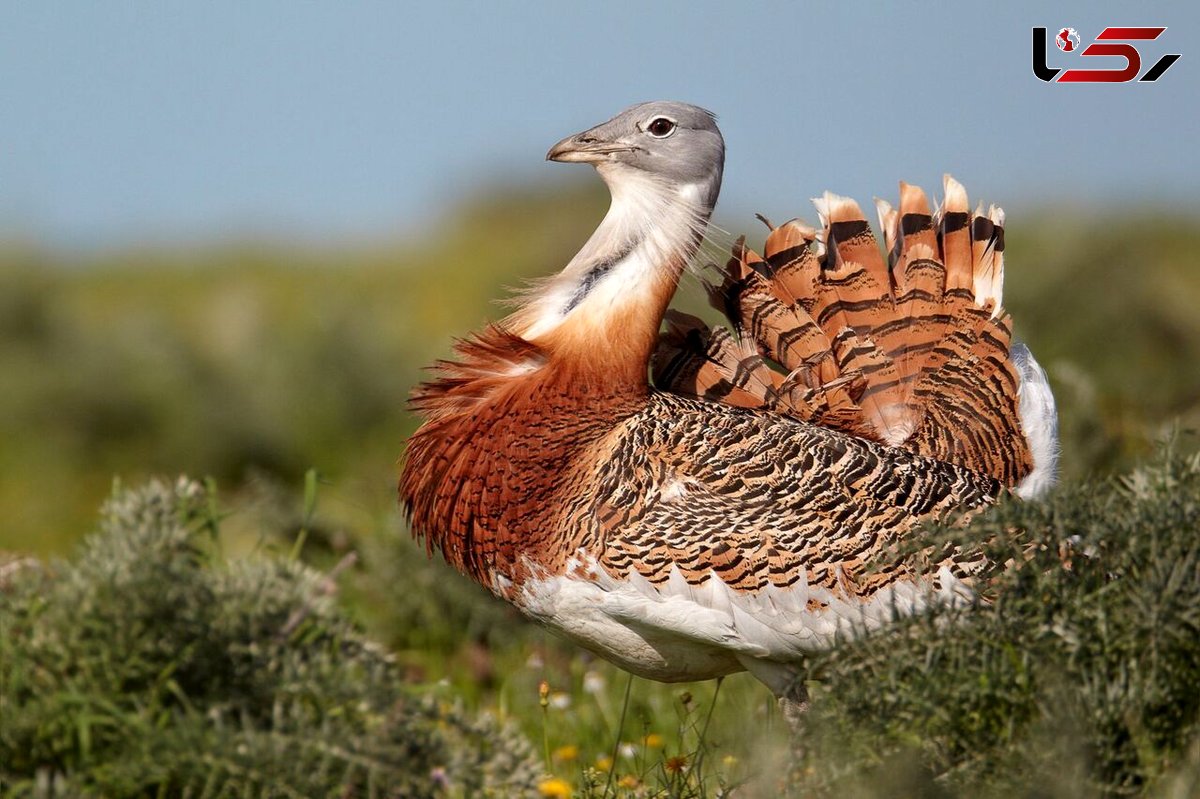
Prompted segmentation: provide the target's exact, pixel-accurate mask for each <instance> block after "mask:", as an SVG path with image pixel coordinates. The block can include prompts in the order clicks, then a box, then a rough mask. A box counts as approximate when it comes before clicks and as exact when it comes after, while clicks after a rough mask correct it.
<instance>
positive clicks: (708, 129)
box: [546, 100, 725, 202]
mask: <svg viewBox="0 0 1200 799" xmlns="http://www.w3.org/2000/svg"><path fill="white" fill-rule="evenodd" d="M546 158H547V159H548V160H550V161H568V162H573V163H584V164H592V165H593V166H595V167H596V169H597V171H599V172H600V174H601V176H603V177H604V178H605V180H606V181H608V182H609V183H610V184H611V183H612V181H613V179H619V178H620V177H621V176H622V175H628V174H629V171H630V170H635V171H637V172H640V173H644V174H647V175H650V176H652V177H654V178H656V179H657V180H658V181H661V182H664V183H666V184H668V185H671V186H684V185H687V184H695V185H698V186H703V187H706V188H708V189H709V191H710V192H711V197H712V200H713V202H715V201H716V192H717V191H719V190H720V185H721V170H722V169H723V168H724V165H725V140H724V139H722V138H721V131H720V130H718V128H717V123H716V118H715V117H714V116H713V115H712V113H711V112H709V111H705V110H704V109H703V108H700V107H698V106H694V105H688V104H687V103H676V102H669V101H662V100H660V101H655V102H650V103H640V104H638V105H635V106H633V107H631V108H627V109H625V110H624V111H622V112H621V113H619V114H617V115H616V116H615V117H613V118H612V119H610V120H608V121H607V122H604V123H601V124H599V125H597V126H596V127H594V128H589V129H588V130H585V131H583V132H582V133H576V134H575V135H574V136H568V137H567V138H565V139H563V140H562V141H560V142H559V143H558V144H556V145H554V146H553V147H551V148H550V152H548V153H546Z"/></svg>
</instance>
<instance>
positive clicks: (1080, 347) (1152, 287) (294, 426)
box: [0, 182, 1200, 554]
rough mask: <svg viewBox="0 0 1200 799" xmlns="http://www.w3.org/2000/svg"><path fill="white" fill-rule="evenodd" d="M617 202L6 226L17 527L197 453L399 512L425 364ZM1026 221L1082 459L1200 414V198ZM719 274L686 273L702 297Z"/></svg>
mask: <svg viewBox="0 0 1200 799" xmlns="http://www.w3.org/2000/svg"><path fill="white" fill-rule="evenodd" d="M605 202H606V198H605V196H604V194H603V191H602V190H601V189H600V188H598V187H596V186H594V185H592V184H591V183H586V182H585V183H580V184H578V185H567V186H565V187H559V188H553V189H528V188H526V189H513V190H504V191H497V192H496V193H494V194H484V195H481V196H478V197H475V198H473V199H471V200H469V201H467V202H465V203H464V204H462V205H461V206H460V207H459V208H457V209H455V210H454V211H453V212H452V213H449V214H447V215H446V216H445V218H443V219H442V220H440V221H439V222H438V223H437V224H436V225H435V226H434V227H433V229H432V230H431V232H430V233H429V234H428V235H425V236H422V237H420V238H419V239H417V238H414V239H406V240H402V241H396V242H393V243H387V244H377V245H373V246H362V247H357V248H354V247H347V248H292V247H286V246H273V245H253V244H245V245H237V244H226V245H219V246H212V247H194V246H192V247H188V246H184V247H157V248H140V249H130V250H116V251H109V252H103V253H97V254H86V255H65V254H62V253H55V252H53V251H49V250H38V249H36V248H21V247H15V246H10V247H8V248H6V249H4V250H3V251H2V253H0V375H3V391H0V439H2V440H3V442H4V445H3V447H2V448H0V512H2V518H3V519H4V520H5V522H4V524H3V525H0V549H6V550H17V551H29V552H34V553H41V554H45V553H50V552H61V551H63V550H64V548H65V547H67V546H68V545H69V544H70V543H71V542H72V541H74V540H75V539H77V538H78V537H79V536H80V535H82V534H83V533H84V532H85V531H86V530H87V527H88V520H89V519H90V518H91V515H92V513H93V511H94V509H95V507H96V506H97V504H98V502H99V501H100V500H101V499H102V498H103V497H104V496H105V495H106V493H107V492H108V491H109V489H110V486H111V482H112V480H113V478H114V476H120V477H121V479H123V480H125V481H128V482H136V481H139V480H141V479H143V478H144V477H146V476H149V475H174V474H177V473H183V472H187V473H189V474H193V475H210V476H212V477H214V478H216V479H217V480H218V482H219V484H220V485H221V486H222V487H223V489H224V490H225V492H226V493H227V494H228V495H229V496H231V497H232V496H240V495H245V494H246V492H254V491H257V492H259V493H262V492H263V490H264V489H263V487H264V486H266V485H277V486H285V487H292V488H293V489H295V488H296V487H298V486H299V485H300V483H301V479H302V476H303V475H304V473H305V472H306V471H307V470H309V469H316V470H317V472H318V473H319V474H320V475H321V477H322V479H323V481H324V482H325V483H326V485H325V486H324V487H323V490H322V502H323V504H324V507H325V508H326V509H329V510H332V509H334V508H336V509H337V514H336V515H337V517H338V522H339V523H340V524H343V525H345V526H346V535H349V536H351V537H354V536H358V535H363V534H367V533H372V532H376V531H383V532H386V533H387V534H388V535H399V534H400V530H401V526H400V523H399V521H398V520H397V518H396V515H395V493H394V483H395V476H396V461H397V458H398V457H399V455H400V454H401V451H402V447H403V442H404V439H405V437H406V435H407V434H408V433H409V432H411V430H412V429H413V427H414V425H415V421H414V420H413V418H412V417H411V416H410V415H409V414H408V413H407V411H406V409H405V398H406V396H407V394H408V392H409V390H410V389H411V388H412V386H413V385H414V384H415V383H416V382H417V381H418V380H420V376H421V368H422V367H423V366H425V365H427V364H428V363H430V362H431V361H432V360H433V359H435V358H437V357H441V356H445V355H447V354H448V352H449V346H450V343H451V340H452V338H453V337H454V336H456V335H462V334H464V333H466V332H467V331H468V330H470V329H472V328H474V327H476V326H478V325H479V324H480V323H482V322H483V321H484V320H487V319H490V318H497V317H498V316H501V315H502V314H503V313H504V310H503V308H501V307H499V306H498V305H497V304H496V302H495V301H496V300H498V299H500V298H502V297H504V296H505V295H506V292H507V288H506V287H511V286H513V285H516V284H519V283H520V281H521V279H522V278H523V277H532V276H535V275H539V274H545V273H546V272H547V271H548V269H549V268H550V267H551V266H552V265H554V264H561V263H565V262H566V260H567V259H568V258H569V257H570V255H571V254H572V253H573V251H574V248H575V247H577V246H578V244H579V242H581V241H582V240H583V239H584V238H585V237H586V236H587V234H588V232H589V231H590V229H591V227H592V226H593V225H594V224H595V222H596V220H597V218H598V217H599V216H600V215H601V214H602V212H603V209H604V206H605ZM796 210H797V211H799V212H803V211H804V209H800V208H798V209H796ZM809 216H810V217H811V216H812V214H809ZM722 222H723V225H724V226H726V227H728V228H729V229H731V230H745V231H748V232H750V233H751V235H752V236H754V235H758V228H760V227H761V226H759V225H758V224H757V223H752V224H751V221H749V220H742V224H741V225H740V226H739V222H738V221H737V220H722ZM1008 230H1009V242H1010V243H1009V249H1008V258H1007V283H1006V289H1005V302H1006V305H1007V306H1008V307H1009V309H1010V310H1011V312H1012V313H1013V316H1014V318H1015V320H1016V329H1017V334H1018V336H1020V337H1021V338H1023V339H1025V340H1026V341H1027V342H1028V343H1029V344H1030V345H1031V346H1032V348H1033V350H1034V352H1035V354H1036V355H1037V356H1038V358H1039V359H1040V360H1041V362H1042V363H1043V364H1044V365H1045V366H1046V368H1047V369H1048V371H1049V373H1050V376H1051V380H1052V382H1053V385H1054V388H1055V392H1056V395H1057V397H1058V401H1059V407H1060V413H1061V421H1062V428H1063V440H1064V446H1063V450H1064V452H1063V462H1062V464H1063V476H1064V478H1066V479H1077V478H1079V477H1081V476H1084V475H1088V474H1092V473H1097V472H1108V471H1111V470H1113V469H1116V468H1119V467H1122V466H1125V465H1127V464H1128V463H1129V462H1130V460H1131V459H1132V458H1135V457H1136V456H1138V455H1140V454H1143V453H1145V452H1146V451H1147V447H1148V446H1149V444H1150V443H1151V442H1152V441H1153V440H1155V439H1156V438H1158V437H1161V436H1162V435H1163V434H1164V432H1166V431H1167V430H1168V429H1169V428H1171V427H1172V426H1173V425H1175V424H1182V425H1184V426H1189V425H1195V424H1196V423H1197V422H1200V313H1198V312H1197V310H1196V309H1197V308H1198V307H1200V269H1198V268H1197V267H1196V262H1195V253H1196V252H1200V220H1197V219H1195V218H1191V217H1188V216H1182V215H1181V216H1173V215H1171V213H1170V212H1168V211H1163V210H1155V209H1150V208H1146V209H1134V210H1133V211H1132V212H1129V211H1126V212H1122V213H1120V214H1116V213H1112V214H1103V213H1100V214H1084V213H1079V214H1074V215H1072V214H1064V213H1061V212H1058V211H1054V210H1052V209H1044V210H1043V209H1037V208H1029V209H1025V210H1022V211H1019V212H1014V213H1011V214H1010V216H1009V224H1008ZM714 238H716V239H718V240H723V237H721V236H720V235H719V234H718V235H716V236H714ZM716 246H717V245H713V247H710V248H707V249H708V250H714V249H715V247H716ZM698 294H699V291H698V289H697V281H695V280H693V279H690V278H689V279H688V280H686V281H685V285H684V287H683V289H682V290H681V301H682V302H684V303H688V302H691V303H692V304H693V305H695V304H696V302H697V296H698Z"/></svg>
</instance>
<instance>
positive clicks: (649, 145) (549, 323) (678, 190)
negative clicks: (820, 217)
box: [507, 101, 725, 384]
mask: <svg viewBox="0 0 1200 799" xmlns="http://www.w3.org/2000/svg"><path fill="white" fill-rule="evenodd" d="M546 158H547V159H548V160H551V161H562V162H568V163H584V164H591V165H592V166H594V167H595V168H596V171H597V172H598V173H599V174H600V177H601V178H602V179H603V180H604V182H605V183H606V184H607V185H608V189H609V192H610V193H611V195H612V204H611V205H610V207H609V210H608V213H607V214H606V215H605V217H604V219H603V221H602V222H601V223H600V226H599V227H598V228H597V229H596V232H595V233H593V234H592V236H591V238H590V239H588V241H587V243H586V244H584V246H583V248H582V249H580V251H579V252H578V254H576V255H575V257H574V258H572V259H571V261H570V263H568V264H567V265H566V267H564V268H563V270H562V271H561V272H559V273H558V274H557V275H555V276H554V277H552V278H550V279H549V280H548V281H547V282H546V283H544V284H543V285H542V286H541V287H540V288H539V289H538V290H537V291H536V292H535V293H534V294H533V295H532V296H531V297H530V298H529V299H528V301H527V302H526V304H525V305H524V306H523V307H522V308H521V309H520V310H519V311H517V312H516V313H515V314H514V315H513V316H512V317H510V318H509V320H508V323H507V324H508V326H509V328H510V329H511V330H512V332H514V333H516V334H518V335H520V336H521V337H523V338H525V339H527V340H530V341H533V342H536V343H539V344H542V345H544V346H545V347H546V348H547V349H549V350H550V351H560V350H561V351H565V352H568V353H571V354H572V355H573V356H574V357H582V354H583V353H584V352H587V353H589V357H591V358H592V359H593V360H597V361H601V362H603V361H619V362H620V364H621V367H622V368H621V369H620V370H618V371H621V373H623V374H627V375H628V376H629V377H630V379H632V380H635V381H640V382H641V383H642V384H644V383H645V374H646V363H647V361H648V359H649V357H650V353H651V352H652V350H653V347H654V342H655V341H656V339H657V335H658V329H659V325H660V324H661V322H662V317H663V314H664V313H665V311H666V308H667V305H668V304H669V302H670V300H671V296H672V294H674V291H675V288H676V286H677V285H678V282H679V277H680V274H681V273H682V271H683V269H684V267H685V266H686V265H687V263H688V261H689V260H690V259H691V257H692V256H693V255H694V254H695V252H696V250H697V248H698V247H699V246H700V241H701V239H702V238H703V236H704V231H705V229H706V227H707V225H708V220H709V217H710V216H711V214H712V211H713V207H714V206H715V205H716V202H717V195H718V194H719V193H720V190H721V173H722V169H723V167H724V164H725V142H724V140H723V139H722V137H721V132H720V130H718V129H717V125H716V121H715V118H714V116H713V115H712V114H711V113H710V112H708V111H706V110H704V109H703V108H699V107H697V106H694V105H688V104H686V103H678V102H667V101H655V102H649V103H641V104H639V105H635V106H633V107H631V108H628V109H626V110H625V111H622V112H621V113H620V114H618V115H617V116H615V117H613V118H612V119H610V120H608V121H607V122H604V123H602V124H600V125H597V126H595V127H593V128H589V129H588V130H585V131H583V132H582V133H577V134H575V135H574V136H568V137H567V138H565V139H563V140H562V141H560V142H558V144H555V145H554V146H553V147H552V148H550V152H549V153H547V155H546ZM639 360H640V364H639V363H637V362H638V361H639ZM610 365H614V366H615V364H610Z"/></svg>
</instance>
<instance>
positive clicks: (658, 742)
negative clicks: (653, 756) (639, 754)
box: [642, 732, 663, 749]
mask: <svg viewBox="0 0 1200 799" xmlns="http://www.w3.org/2000/svg"><path fill="white" fill-rule="evenodd" d="M642 743H643V744H645V745H646V746H647V747H649V748H650V749H661V748H662V745H663V737H662V736H661V735H659V734H658V733H656V732H652V733H650V734H649V735H647V736H646V737H645V738H643V739H642Z"/></svg>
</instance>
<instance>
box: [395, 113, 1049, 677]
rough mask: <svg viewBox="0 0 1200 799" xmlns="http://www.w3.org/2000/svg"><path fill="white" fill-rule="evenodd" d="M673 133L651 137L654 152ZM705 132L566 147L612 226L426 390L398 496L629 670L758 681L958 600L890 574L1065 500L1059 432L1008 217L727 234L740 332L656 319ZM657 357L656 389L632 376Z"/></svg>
mask: <svg viewBox="0 0 1200 799" xmlns="http://www.w3.org/2000/svg"><path fill="white" fill-rule="evenodd" d="M660 134H661V135H660ZM722 148H723V145H722V144H721V140H720V134H719V132H718V131H717V130H716V126H715V124H713V122H712V117H711V115H709V114H707V112H704V111H702V110H701V109H697V108H695V107H694V106H686V105H683V104H679V103H648V104H644V105H642V106H635V107H634V108H632V109H629V110H628V111H626V112H625V113H623V114H622V115H620V116H618V117H616V118H614V119H613V120H610V121H609V122H607V123H605V124H604V125H601V126H598V127H597V128H593V129H592V130H590V131H586V132H585V133H583V134H579V135H578V136H576V137H571V138H569V139H566V140H564V141H563V142H561V143H560V144H559V145H557V146H556V147H555V149H554V150H552V151H551V154H550V157H552V158H554V159H556V160H571V161H585V162H588V163H592V164H594V165H595V166H596V168H597V170H598V171H599V172H600V174H601V176H602V177H603V178H604V179H605V181H606V182H607V183H608V184H609V186H610V188H611V190H612V192H613V205H612V208H611V209H610V211H609V213H608V215H607V216H606V217H605V220H604V222H603V223H602V224H601V226H600V228H599V229H598V230H597V232H596V234H595V235H594V236H593V237H592V239H591V240H590V241H589V242H588V244H587V245H586V246H585V247H584V249H583V250H582V251H581V252H580V253H579V255H577V256H576V258H575V259H573V260H572V262H571V263H570V264H569V265H568V266H567V267H566V268H565V269H564V270H563V272H562V273H561V274H560V275H558V276H557V277H555V278H554V279H553V280H551V281H550V282H548V283H547V284H546V285H545V286H544V287H543V288H542V289H541V291H540V293H539V294H538V295H537V296H535V297H534V298H532V300H530V301H529V302H528V303H527V304H526V306H525V307H524V308H523V309H522V310H521V311H519V312H518V313H517V314H516V315H514V316H513V317H510V318H509V319H508V320H505V322H503V323H501V324H499V325H496V326H493V327H490V328H488V329H486V330H484V331H483V332H482V333H480V334H478V335H477V336H475V337H473V338H471V339H469V340H467V341H465V342H463V343H461V344H460V345H459V346H458V356H459V357H458V360H456V361H453V362H443V363H441V364H439V365H438V366H437V367H435V368H436V371H437V373H438V375H437V377H436V378H435V379H434V380H433V381H431V382H429V383H426V384H425V385H423V386H422V387H420V388H419V389H418V390H417V392H416V395H415V404H416V407H417V409H418V410H419V411H420V412H421V413H422V414H423V415H424V416H425V419H426V421H425V424H424V425H423V426H422V428H421V429H420V430H419V431H418V432H417V433H416V434H415V435H414V436H413V438H412V440H411V441H410V442H409V446H408V452H407V461H406V464H405V468H404V474H403V477H402V479H401V486H400V491H401V496H402V499H403V501H404V503H405V507H406V509H407V511H408V513H409V516H410V518H411V521H412V525H413V529H414V531H415V532H416V533H417V534H418V535H420V536H423V537H424V538H425V541H426V542H427V544H428V546H429V547H430V548H431V549H433V548H436V549H439V550H440V551H441V552H442V553H443V555H444V556H445V557H446V559H447V560H448V561H449V562H450V563H451V564H453V565H454V566H455V567H457V568H458V569H460V570H462V571H464V572H465V573H467V574H469V575H470V576H472V577H473V578H475V579H476V580H478V581H479V582H481V583H483V584H484V585H486V586H488V587H489V588H491V589H492V590H493V591H494V592H496V593H497V594H498V595H500V596H503V597H505V598H507V599H509V600H510V601H512V602H514V603H515V604H516V605H517V606H518V607H520V608H521V609H522V610H524V611H525V612H526V613H528V614H529V615H531V616H533V617H535V618H537V619H539V620H541V621H544V622H545V623H547V624H549V625H550V626H552V627H554V628H555V629H558V630H559V631H561V632H563V633H564V634H566V635H568V636H570V637H571V638H573V639H574V640H576V641H578V642H580V643H581V644H583V645H584V646H587V647H588V648H590V649H593V650H594V651H596V652H598V653H600V654H601V655H603V656H605V657H607V658H609V659H611V660H613V661H615V662H617V663H619V664H621V665H623V666H624V667H626V668H628V669H630V670H631V671H634V672H635V673H638V674H642V675H645V676H649V677H653V678H655V679H660V680H669V681H670V680H686V679H700V678H706V677H712V676H718V675H721V674H727V673H730V672H732V671H738V670H742V669H749V670H751V671H752V672H754V673H755V674H756V675H757V676H759V677H760V678H761V679H763V680H764V681H765V682H767V683H768V685H770V686H771V687H772V689H773V690H775V691H776V693H777V694H778V695H780V696H783V697H791V698H793V699H795V698H798V694H797V693H796V689H795V686H794V685H793V684H792V678H793V674H794V672H795V670H796V664H797V663H798V662H799V660H800V659H801V658H802V657H803V654H804V653H805V652H806V651H811V650H813V649H815V648H820V647H824V646H828V645H830V644H831V643H832V642H833V641H834V640H835V639H836V637H837V636H839V635H845V634H850V633H853V632H855V631H857V630H860V629H864V628H870V627H872V626H876V625H878V624H881V623H884V622H886V621H887V620H888V619H890V618H892V617H893V616H894V614H895V613H896V612H897V611H899V612H913V611H916V610H918V609H919V608H920V607H922V606H924V605H926V604H928V603H929V602H931V601H955V599H956V598H965V597H969V596H970V588H969V583H970V577H971V574H972V572H973V571H974V570H975V569H976V568H977V566H978V564H976V563H973V562H971V561H969V560H967V559H965V558H964V557H963V556H961V555H960V554H958V553H955V552H945V553H941V554H940V555H939V556H938V557H937V558H936V560H937V562H936V563H934V564H933V565H932V567H931V568H930V569H929V570H928V571H927V572H921V573H917V572H914V571H913V570H912V569H911V567H907V566H903V565H901V564H899V563H898V562H897V561H896V559H895V558H892V557H890V555H891V554H892V553H893V550H894V547H895V544H896V542H897V541H898V540H899V539H901V538H902V537H903V536H904V535H905V534H906V533H908V532H909V531H911V530H913V529H914V528H915V527H916V526H917V525H918V524H920V523H921V522H922V521H923V520H928V519H941V518H946V517H949V516H950V515H951V514H962V513H964V512H968V513H969V512H970V511H972V510H973V509H976V508H979V507H981V506H983V505H986V504H987V503H989V502H991V501H993V500H994V499H995V498H996V497H998V496H999V495H1000V493H1001V492H1003V491H1005V490H1009V489H1012V490H1016V491H1018V493H1022V494H1023V495H1032V494H1035V493H1037V492H1039V491H1041V490H1043V489H1044V488H1045V487H1047V486H1048V485H1049V484H1050V483H1051V482H1052V480H1053V469H1054V463H1053V461H1054V446H1055V445H1054V436H1053V432H1054V409H1053V400H1052V398H1051V396H1050V394H1049V390H1048V388H1047V386H1046V383H1045V378H1044V375H1043V374H1042V373H1041V370H1040V369H1039V368H1038V367H1037V365H1036V363H1035V362H1034V361H1033V359H1032V357H1031V356H1029V354H1028V351H1027V350H1024V349H1023V348H1021V347H1020V346H1019V345H1014V344H1013V343H1012V338H1011V329H1010V321H1009V318H1008V316H1007V315H1006V314H1004V312H1003V310H1002V307H1001V304H1000V301H1001V293H1000V292H1001V286H1002V280H1003V252H1004V237H1003V215H1002V213H1001V212H1000V211H998V210H997V209H994V208H993V209H991V210H990V211H989V212H988V213H987V214H984V213H982V211H977V212H976V213H974V214H972V213H970V212H969V211H968V206H967V199H966V193H965V192H964V191H963V190H962V187H961V186H959V185H958V184H957V183H956V182H954V181H953V180H950V179H949V178H948V179H947V181H946V185H945V194H946V197H945V201H944V204H943V205H942V207H941V208H940V209H938V210H937V211H931V210H930V208H929V205H928V202H927V201H926V199H925V195H924V194H923V193H922V192H921V191H920V190H919V189H917V188H915V187H913V186H907V185H904V184H901V192H900V204H899V208H898V210H893V209H892V208H891V207H890V206H887V205H886V204H881V205H880V208H879V213H880V223H881V226H882V229H883V238H884V245H885V250H886V257H885V255H884V254H883V253H882V252H881V250H880V247H879V245H878V244H877V243H876V240H875V237H874V235H873V234H872V232H871V228H870V225H869V224H868V223H867V221H866V220H865V219H864V218H863V215H862V213H861V211H860V210H859V208H858V206H857V205H856V204H855V203H853V202H852V201H850V200H846V199H844V198H840V197H836V196H833V195H828V194H827V195H826V196H825V197H824V198H823V199H821V200H819V201H817V205H818V211H819V214H820V217H821V223H820V227H819V228H817V229H814V228H810V227H808V226H807V225H805V224H804V223H802V222H799V221H792V222H788V223H786V224H784V225H780V226H779V227H774V228H772V229H771V232H770V234H769V236H768V237H767V241H766V244H765V247H764V256H759V255H757V254H755V253H754V252H752V251H751V250H749V249H748V248H747V247H746V246H745V245H744V243H742V242H741V241H739V242H738V243H737V244H736V245H735V246H734V252H733V258H732V259H731V260H730V261H729V263H728V265H727V266H726V267H725V270H724V274H723V278H722V280H721V281H720V282H719V283H716V284H714V285H712V286H711V292H710V294H711V297H712V299H713V302H714V304H716V305H717V306H718V307H719V308H720V309H721V310H723V311H724V312H725V313H726V316H727V317H728V320H729V325H730V327H729V329H726V328H716V329H710V328H708V327H707V326H706V325H704V324H703V323H702V322H701V321H699V320H698V319H695V318H692V317H687V316H684V315H680V314H671V315H670V316H669V317H668V329H667V331H666V332H665V333H662V334H661V336H660V334H659V328H660V324H661V322H662V320H663V318H664V315H665V314H666V313H667V305H668V303H669V301H670V298H671V295H672V294H673V292H674V290H675V287H676V284H677V282H678V279H679V276H680V273H681V271H682V270H683V268H684V266H685V265H686V263H687V261H688V260H689V258H690V257H691V256H692V255H693V254H694V253H695V251H696V248H697V247H698V244H699V239H700V234H701V232H702V231H703V226H704V224H705V223H706V221H707V219H708V216H709V214H710V213H711V210H712V206H713V203H715V200H716V194H717V190H718V188H719V185H720V174H721V163H722V154H723V149H722ZM651 362H652V365H653V372H654V380H655V384H656V386H657V388H651V386H650V385H649V383H648V382H647V375H646V373H647V367H648V365H649V364H650V363H651Z"/></svg>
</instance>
